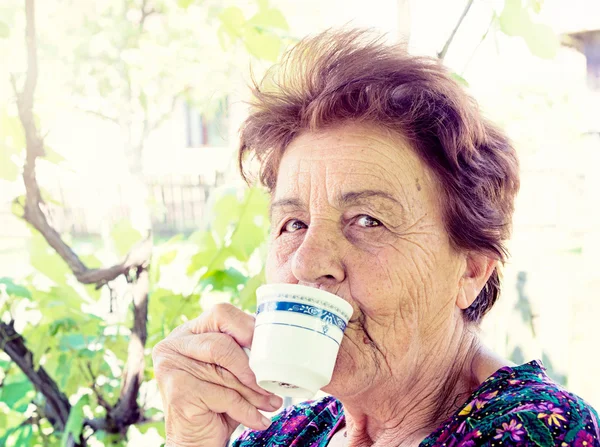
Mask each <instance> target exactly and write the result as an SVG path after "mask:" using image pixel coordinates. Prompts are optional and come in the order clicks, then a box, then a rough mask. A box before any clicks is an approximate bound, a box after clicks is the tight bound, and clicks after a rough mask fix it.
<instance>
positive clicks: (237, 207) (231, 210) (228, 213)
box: [211, 193, 242, 240]
mask: <svg viewBox="0 0 600 447" xmlns="http://www.w3.org/2000/svg"><path fill="white" fill-rule="evenodd" d="M241 208H242V204H241V203H240V202H239V201H238V199H237V197H236V196H235V194H231V193H230V194H225V195H224V196H222V197H221V198H219V200H217V202H216V203H215V206H214V207H213V212H214V215H215V218H214V219H213V222H212V225H211V227H212V229H213V230H214V231H215V233H216V234H217V235H218V236H219V237H220V238H221V240H223V239H224V238H225V235H226V234H227V233H228V230H229V229H230V224H231V223H233V222H235V221H237V220H238V219H239V215H240V213H241Z"/></svg>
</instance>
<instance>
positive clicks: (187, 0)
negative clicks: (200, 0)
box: [177, 0, 194, 9]
mask: <svg viewBox="0 0 600 447" xmlns="http://www.w3.org/2000/svg"><path fill="white" fill-rule="evenodd" d="M192 3H194V0H177V6H179V7H180V8H183V9H188V8H189V7H190V5H191V4H192Z"/></svg>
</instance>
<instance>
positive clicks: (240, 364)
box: [156, 333, 271, 395]
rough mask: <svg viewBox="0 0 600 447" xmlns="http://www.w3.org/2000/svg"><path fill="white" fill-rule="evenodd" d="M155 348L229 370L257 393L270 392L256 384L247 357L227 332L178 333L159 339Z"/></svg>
mask: <svg viewBox="0 0 600 447" xmlns="http://www.w3.org/2000/svg"><path fill="white" fill-rule="evenodd" d="M161 345H162V346H161ZM156 348H157V349H158V350H159V351H160V350H161V349H168V350H171V351H173V352H175V353H177V354H179V355H182V356H185V357H188V358H190V359H192V360H196V361H198V362H202V363H208V364H213V365H218V366H220V367H222V368H224V369H226V370H228V371H229V372H231V373H232V374H233V375H234V376H235V377H237V378H238V380H239V381H240V382H241V383H243V384H244V385H246V386H247V387H248V388H251V389H253V390H255V391H256V392H258V393H260V394H264V395H270V394H271V393H269V392H268V391H265V390H263V389H262V388H261V387H259V386H258V384H257V383H256V376H255V375H254V373H253V372H252V370H251V369H250V365H249V363H248V356H247V355H246V353H245V352H244V351H243V349H242V348H241V347H240V346H239V345H238V344H237V343H236V342H235V341H234V339H233V338H231V337H230V336H229V335H227V334H221V333H205V334H200V335H192V334H189V335H180V336H178V337H175V338H172V339H171V338H168V339H166V340H164V341H162V342H160V343H159V344H158V345H156Z"/></svg>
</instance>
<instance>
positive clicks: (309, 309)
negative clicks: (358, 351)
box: [256, 301, 346, 332]
mask: <svg viewBox="0 0 600 447" xmlns="http://www.w3.org/2000/svg"><path fill="white" fill-rule="evenodd" d="M274 311H280V312H295V313H299V314H304V315H308V316H311V317H315V318H319V319H320V320H321V321H324V322H325V323H328V324H331V325H333V326H337V327H338V328H339V329H340V330H341V331H342V332H344V331H345V330H346V322H345V321H344V320H343V319H342V318H340V317H338V316H337V315H336V314H334V313H332V312H329V311H328V310H325V309H320V308H318V307H315V306H311V305H309V304H300V303H295V302H291V301H268V302H266V303H262V304H260V305H259V306H258V308H257V309H256V315H258V314H260V313H262V312H274Z"/></svg>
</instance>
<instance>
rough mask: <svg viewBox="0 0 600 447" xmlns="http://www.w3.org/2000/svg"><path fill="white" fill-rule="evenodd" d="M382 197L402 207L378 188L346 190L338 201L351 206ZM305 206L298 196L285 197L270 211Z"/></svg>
mask: <svg viewBox="0 0 600 447" xmlns="http://www.w3.org/2000/svg"><path fill="white" fill-rule="evenodd" d="M372 198H380V199H385V200H388V201H391V202H393V203H394V204H395V205H397V206H400V207H402V204H401V203H400V202H399V201H398V200H397V199H396V198H395V197H394V196H393V195H391V194H390V193H388V192H385V191H381V190H377V189H363V190H360V191H350V192H345V193H343V194H342V195H340V196H338V197H336V202H338V203H339V204H340V205H343V206H350V205H354V204H357V203H361V202H364V201H365V200H367V199H372ZM286 207H288V208H296V209H301V208H304V207H305V206H304V204H303V203H302V201H301V200H299V199H297V198H284V199H278V200H276V201H274V202H273V203H271V206H270V209H269V212H270V214H273V210H275V209H276V208H286Z"/></svg>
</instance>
